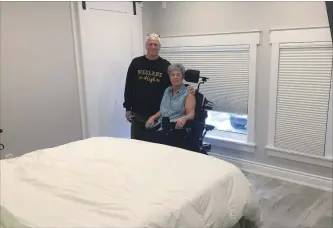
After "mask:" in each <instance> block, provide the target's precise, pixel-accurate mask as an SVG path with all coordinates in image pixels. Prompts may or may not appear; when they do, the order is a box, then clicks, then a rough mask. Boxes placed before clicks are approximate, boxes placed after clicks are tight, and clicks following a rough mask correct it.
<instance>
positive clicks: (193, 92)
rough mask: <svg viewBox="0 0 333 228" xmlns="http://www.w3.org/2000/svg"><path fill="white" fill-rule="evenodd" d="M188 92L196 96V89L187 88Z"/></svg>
mask: <svg viewBox="0 0 333 228" xmlns="http://www.w3.org/2000/svg"><path fill="white" fill-rule="evenodd" d="M187 89H188V91H190V93H191V94H193V95H194V94H195V91H196V89H194V88H193V87H192V86H187Z"/></svg>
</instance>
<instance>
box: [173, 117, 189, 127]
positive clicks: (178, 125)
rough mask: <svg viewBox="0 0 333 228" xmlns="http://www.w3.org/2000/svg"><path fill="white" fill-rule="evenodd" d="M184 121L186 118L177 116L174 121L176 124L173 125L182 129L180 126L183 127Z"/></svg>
mask: <svg viewBox="0 0 333 228" xmlns="http://www.w3.org/2000/svg"><path fill="white" fill-rule="evenodd" d="M186 121H187V119H186V117H185V116H183V117H181V118H179V119H178V120H177V121H176V126H175V128H176V129H182V128H183V127H184V125H185V124H186Z"/></svg>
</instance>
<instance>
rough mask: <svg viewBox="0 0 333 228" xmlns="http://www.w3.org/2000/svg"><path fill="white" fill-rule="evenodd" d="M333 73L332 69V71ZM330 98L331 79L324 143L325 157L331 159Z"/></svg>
mask: <svg viewBox="0 0 333 228" xmlns="http://www.w3.org/2000/svg"><path fill="white" fill-rule="evenodd" d="M332 74H333V71H332ZM332 100H333V80H332V81H331V91H330V101H329V104H328V114H327V119H328V121H327V131H326V144H325V157H326V158H330V159H333V151H332V150H333V148H332V136H333V135H332V134H333V132H332V127H333V126H332V122H333V120H332V119H333V116H332V109H333V105H332Z"/></svg>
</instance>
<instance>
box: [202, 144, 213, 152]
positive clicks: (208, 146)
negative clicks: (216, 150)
mask: <svg viewBox="0 0 333 228" xmlns="http://www.w3.org/2000/svg"><path fill="white" fill-rule="evenodd" d="M202 149H203V150H205V151H210V150H211V149H212V145H211V144H210V143H203V144H202Z"/></svg>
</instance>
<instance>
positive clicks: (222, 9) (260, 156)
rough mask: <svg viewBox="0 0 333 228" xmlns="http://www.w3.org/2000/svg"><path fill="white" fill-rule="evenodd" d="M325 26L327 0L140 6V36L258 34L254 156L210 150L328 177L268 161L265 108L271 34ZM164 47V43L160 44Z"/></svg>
mask: <svg viewBox="0 0 333 228" xmlns="http://www.w3.org/2000/svg"><path fill="white" fill-rule="evenodd" d="M309 26H310V27H311V26H328V19H327V13H326V8H325V2H167V4H166V8H165V9H163V8H162V4H161V2H144V4H143V29H144V32H143V34H144V35H145V34H146V33H147V32H157V33H159V34H160V35H161V36H170V35H190V34H204V33H219V32H246V31H252V30H260V31H262V34H261V44H260V46H259V47H258V57H257V59H258V63H257V79H256V104H255V107H256V116H255V119H256V121H255V122H256V126H255V139H256V145H257V147H256V151H255V153H254V154H249V153H244V152H238V151H231V150H226V149H223V150H221V149H220V148H218V149H216V148H215V149H214V150H215V151H218V152H219V153H222V154H224V155H228V156H231V157H236V158H242V159H246V160H251V161H256V162H260V163H264V164H269V165H273V166H278V167H283V168H288V169H294V170H298V171H301V172H308V173H312V174H317V175H321V176H326V177H332V175H333V174H332V169H330V168H322V167H319V166H315V165H309V164H304V163H300V162H295V161H289V160H286V159H279V158H272V157H268V156H267V153H266V151H265V150H264V147H265V145H266V143H267V135H268V134H267V131H268V127H267V125H268V111H269V110H268V104H269V82H270V44H269V30H270V29H276V28H293V27H309ZM162 45H163V40H162Z"/></svg>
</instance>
